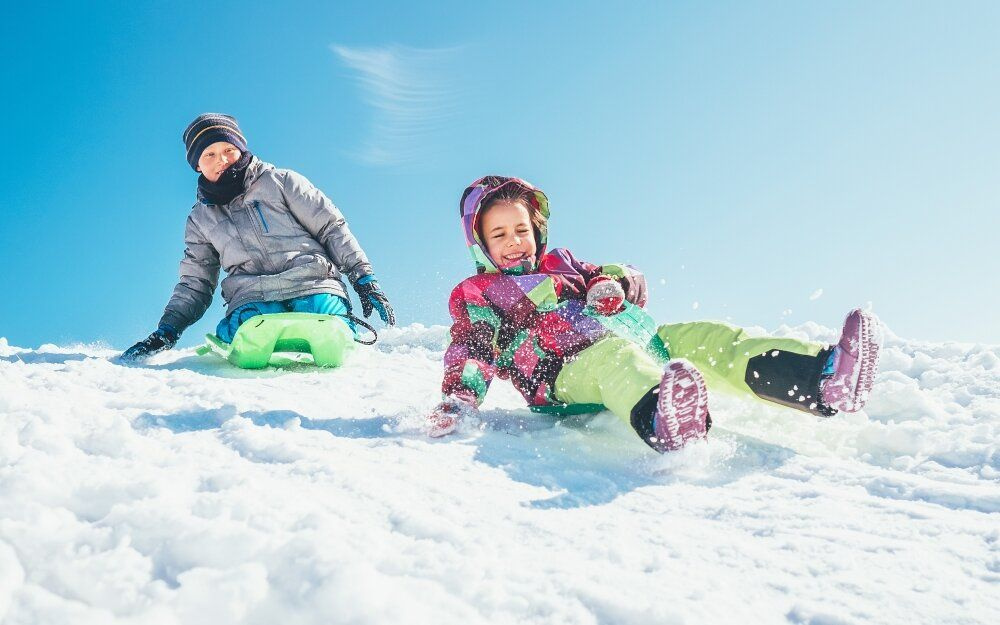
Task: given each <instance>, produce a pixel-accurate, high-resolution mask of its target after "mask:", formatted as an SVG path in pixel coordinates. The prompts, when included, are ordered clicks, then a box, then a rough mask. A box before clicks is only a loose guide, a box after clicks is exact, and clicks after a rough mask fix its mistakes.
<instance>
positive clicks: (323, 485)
mask: <svg viewBox="0 0 1000 625" xmlns="http://www.w3.org/2000/svg"><path fill="white" fill-rule="evenodd" d="M779 333H781V334H786V335H798V336H808V337H811V338H819V339H823V340H829V339H831V338H832V337H833V334H832V332H831V331H830V330H829V329H826V328H822V327H819V326H814V325H807V326H802V327H798V328H781V329H779ZM387 335H388V336H387V339H386V340H384V341H383V342H381V343H380V345H379V347H378V348H377V349H368V350H365V351H359V352H358V353H356V356H355V359H354V361H353V363H352V365H351V366H349V367H347V368H343V369H340V370H316V369H311V368H308V367H303V368H299V369H296V370H293V371H291V372H287V373H282V372H278V371H275V370H267V371H263V372H256V373H255V372H247V371H241V370H238V369H234V368H231V367H229V366H228V365H226V364H224V363H222V362H221V361H219V360H216V359H214V358H213V357H212V356H204V357H199V356H196V355H194V353H193V352H192V351H190V350H186V351H178V352H168V353H165V354H161V355H159V356H157V357H155V358H154V359H152V361H151V362H149V363H148V365H146V366H142V367H124V366H121V365H119V364H116V362H115V361H114V356H115V355H116V354H117V352H116V351H113V350H110V349H106V348H101V347H94V346H72V347H56V346H43V347H42V348H40V349H37V350H26V349H20V348H17V347H14V346H10V345H8V344H7V342H6V341H5V340H3V339H0V428H2V432H0V615H3V617H2V618H0V620H2V622H3V623H5V624H8V623H9V624H16V623H52V624H67V623H73V624H74V625H82V624H87V623H135V624H139V623H141V624H143V625H154V624H159V623H164V624H166V623H177V624H181V623H183V624H185V625H189V624H193V623H212V624H213V625H219V624H223V623H253V624H261V625H263V624H267V625H273V624H276V623H282V624H291V623H296V624H297V623H316V624H324V625H326V624H329V623H392V624H394V625H397V624H404V623H405V624H411V623H434V624H439V623H462V624H468V623H519V624H520V623H637V624H639V623H642V624H650V623H657V624H660V623H691V624H701V623H713V624H716V625H717V624H720V623H741V624H742V623H812V624H815V625H820V624H841V623H859V624H860V623H901V624H906V625H912V624H914V623H996V622H1000V451H998V438H1000V347H996V346H984V345H965V344H934V343H919V342H914V341H905V340H901V339H899V338H896V337H892V336H891V335H890V338H889V341H888V344H887V348H886V352H885V355H884V358H883V367H882V373H881V374H880V375H879V378H878V382H877V384H876V386H875V389H874V392H873V397H872V400H871V402H870V404H869V407H868V410H867V411H866V412H864V413H859V414H856V415H846V416H845V415H840V416H836V417H834V418H832V419H829V420H822V421H821V420H818V419H815V418H812V417H808V416H805V415H802V414H799V413H795V412H792V411H788V410H783V409H774V408H769V407H766V406H764V405H762V404H758V403H753V402H749V401H746V400H737V399H732V398H726V397H714V398H713V417H714V420H715V427H714V428H713V430H712V436H711V439H710V442H709V443H708V444H707V445H698V446H695V447H694V448H691V449H686V450H684V451H683V452H680V453H676V454H673V455H669V456H663V457H660V456H657V455H656V454H654V453H653V452H651V451H650V450H649V449H648V448H646V447H645V446H644V445H643V444H642V443H641V442H640V441H638V440H637V439H636V438H635V436H634V434H633V433H632V432H631V430H630V428H629V427H628V426H627V425H625V424H624V423H621V422H619V421H617V420H616V419H615V418H614V417H613V416H612V415H610V414H607V413H605V414H600V415H596V416H591V417H575V418H571V419H569V420H566V421H563V422H556V421H555V420H553V419H552V418H549V417H544V416H538V415H534V414H532V413H530V412H528V411H527V410H525V409H524V408H523V405H522V402H521V401H520V398H519V397H518V396H517V395H516V393H515V392H514V391H513V389H512V388H511V387H510V386H509V385H507V384H506V383H503V382H498V383H496V384H495V385H494V388H493V389H492V390H491V392H490V398H489V401H488V403H487V408H488V410H486V412H485V413H484V421H483V423H481V424H467V425H466V426H464V429H463V431H462V432H460V433H459V435H457V436H454V437H451V438H447V439H444V440H440V441H431V440H428V439H426V438H424V436H423V435H422V433H421V431H420V426H421V422H422V416H423V414H424V413H425V412H426V411H427V410H428V409H429V408H430V407H431V406H433V405H434V403H435V402H436V400H437V399H438V387H439V383H440V367H441V364H440V363H441V356H442V349H443V344H444V339H445V329H444V328H441V327H433V328H423V327H421V326H410V327H408V328H403V329H401V330H396V331H390V332H387Z"/></svg>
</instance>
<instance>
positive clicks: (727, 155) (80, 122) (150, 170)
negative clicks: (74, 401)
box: [0, 2, 1000, 348]
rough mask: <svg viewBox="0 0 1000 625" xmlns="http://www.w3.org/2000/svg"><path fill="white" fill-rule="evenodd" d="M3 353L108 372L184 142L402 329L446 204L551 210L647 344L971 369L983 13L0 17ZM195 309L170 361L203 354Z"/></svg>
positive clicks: (985, 246)
mask: <svg viewBox="0 0 1000 625" xmlns="http://www.w3.org/2000/svg"><path fill="white" fill-rule="evenodd" d="M16 10H17V12H18V19H17V20H8V21H7V22H6V23H5V24H4V26H2V27H0V28H2V29H3V32H2V35H3V36H2V37H0V52H2V58H3V59H5V60H4V63H3V66H2V68H0V72H2V76H0V79H2V82H3V84H4V85H5V97H4V98H2V100H0V124H2V130H3V136H4V138H5V141H4V149H3V150H2V156H0V158H2V159H3V163H2V165H3V166H2V167H0V187H2V188H3V189H4V190H5V191H6V192H7V197H6V198H5V199H6V206H5V207H4V208H5V210H4V211H3V220H4V225H3V227H2V228H0V250H2V251H0V254H2V258H3V267H4V269H3V286H4V288H3V291H4V297H3V298H2V299H0V336H4V337H6V338H7V339H8V341H9V342H10V343H11V344H14V345H21V346H28V347H30V346H36V345H39V344H42V343H49V342H54V343H68V342H75V341H83V342H92V341H103V342H107V343H110V344H111V345H114V346H117V347H121V348H124V347H127V346H128V345H130V344H131V343H132V342H134V341H136V340H138V339H140V338H143V337H144V336H145V335H146V334H148V333H149V332H150V331H151V330H152V329H153V328H154V327H155V324H156V321H157V320H158V319H159V316H160V313H161V312H162V309H163V306H164V304H165V303H166V301H167V299H168V297H169V295H170V292H171V289H172V287H173V285H174V283H175V281H176V277H177V263H178V261H179V259H180V257H181V253H182V246H183V241H182V235H183V229H184V221H185V218H186V215H187V212H188V210H189V209H190V206H191V203H192V201H193V198H194V188H195V181H196V176H195V174H194V173H193V172H192V171H191V170H190V168H189V167H188V165H187V163H186V162H185V160H184V152H183V145H182V142H181V139H180V136H181V132H182V131H183V129H184V127H185V126H186V125H187V123H188V122H189V121H190V120H191V119H192V118H193V117H194V116H196V115H197V114H198V113H201V112H204V111H219V112H226V113H230V114H233V115H235V116H236V117H237V118H238V119H239V120H240V123H241V125H242V127H243V129H244V131H245V134H246V135H247V137H248V140H249V144H250V148H251V149H252V150H253V151H254V152H255V153H256V154H257V155H259V156H260V157H262V158H263V159H264V160H267V161H270V162H273V163H275V164H277V165H278V166H281V167H288V168H292V169H295V170H297V171H299V172H301V173H303V174H304V175H306V176H307V177H309V178H310V179H311V180H312V181H313V182H314V183H315V184H316V185H317V186H319V187H320V188H321V189H323V190H324V191H325V192H326V193H327V194H328V195H329V196H330V197H331V198H332V199H333V200H334V202H336V203H337V204H338V205H339V206H340V207H341V209H342V210H343V211H344V213H345V214H346V216H347V218H348V220H349V222H350V224H351V227H352V229H353V230H354V232H355V233H356V235H357V236H358V238H359V240H360V241H361V243H362V245H363V246H364V247H365V249H366V251H367V252H368V255H369V257H370V258H371V259H372V261H373V264H374V266H375V269H376V272H377V274H378V275H379V277H380V280H381V282H382V283H383V285H384V287H385V289H386V291H387V293H388V294H389V296H390V299H391V301H392V303H393V305H394V306H395V308H396V310H397V314H398V317H399V319H400V321H401V322H402V323H404V324H405V323H411V322H415V321H419V322H422V323H425V324H430V323H446V322H447V306H446V301H447V296H448V293H449V292H450V290H451V288H452V287H453V286H454V285H455V284H456V283H457V282H458V281H460V280H461V279H462V278H464V277H466V276H467V275H469V273H471V271H472V264H471V261H470V259H469V256H468V253H467V251H466V249H465V247H464V245H463V240H462V236H461V233H460V229H459V225H458V220H457V218H456V215H457V203H458V199H459V196H460V194H461V192H462V189H463V188H464V187H465V185H466V184H467V183H468V182H470V181H471V180H473V179H475V178H477V177H479V176H481V175H484V174H487V173H498V174H507V175H517V176H521V177H523V178H526V179H528V180H530V181H532V182H534V183H535V184H537V185H538V186H540V187H541V188H543V189H544V190H545V191H546V192H547V193H548V195H549V198H550V201H551V205H552V211H553V214H552V221H551V236H550V242H551V244H552V245H554V246H561V247H568V248H570V249H572V250H573V251H574V253H576V255H577V256H579V257H582V258H585V259H587V260H590V261H592V262H597V263H601V262H612V261H627V262H631V263H632V264H634V265H637V266H638V267H640V268H641V269H643V270H644V271H645V272H646V274H647V276H648V278H649V280H650V284H651V290H652V294H651V303H650V308H651V310H652V312H653V313H654V314H655V316H656V317H657V318H658V319H660V320H662V321H664V322H667V321H685V320H692V319H700V318H715V319H726V320H729V321H731V322H733V323H737V324H741V325H762V326H764V327H766V328H774V327H777V326H778V325H779V324H781V323H790V324H796V323H801V322H804V321H808V320H812V321H816V322H818V323H820V324H823V325H831V326H833V325H837V324H838V323H839V322H840V320H841V319H842V317H843V315H844V313H846V311H847V310H848V309H849V308H851V307H853V306H856V305H865V304H866V303H868V302H871V303H872V304H873V306H874V309H875V311H876V312H878V313H879V314H880V315H881V316H882V318H883V319H884V320H885V321H886V323H887V324H888V325H889V326H890V327H891V328H892V329H893V330H894V331H895V332H896V333H897V334H900V335H902V336H906V337H910V338H919V339H928V340H962V341H976V342H986V343H1000V323H998V319H1000V314H998V313H997V310H998V309H1000V294H998V291H1000V288H998V287H1000V279H998V278H997V275H998V272H1000V253H998V252H997V251H996V250H997V244H996V238H997V234H998V233H1000V218H998V216H997V203H998V198H1000V175H998V174H1000V149H998V146H1000V121H998V111H1000V70H998V68H1000V58H998V57H1000V48H998V46H997V45H996V38H995V34H996V32H997V31H998V30H997V29H998V26H1000V5H998V4H996V3H989V2H982V3H975V2H962V3H953V4H945V3H938V4H931V3H914V2H880V3H863V2H837V3H792V2H775V3H771V2H762V3H737V2H732V3H728V2H720V3H699V2H690V3H687V2H628V3H606V2H543V3H534V2H525V3H516V2H505V3H466V2H440V3H433V4H430V3H428V5H426V6H423V5H419V6H418V5H416V3H403V2H399V3H395V2H393V3H388V2H356V3H346V2H345V3H325V2H323V3H319V2H317V3H299V2H287V3H283V4H282V5H281V6H280V7H278V5H275V4H273V3H252V2H250V3H248V2H240V3H229V2H217V3H212V4H205V3H156V4H155V5H154V4H153V3H124V2H123V3H114V2H107V3H97V4H94V5H92V6H84V5H83V4H79V3H66V5H65V6H59V7H58V8H53V7H51V6H50V7H36V8H28V7H26V6H24V5H21V6H19V7H18V8H17V9H16ZM220 300H221V296H219V297H217V298H216V303H215V304H213V307H212V309H211V310H210V311H209V313H208V314H207V315H206V317H205V319H203V320H202V321H201V322H200V323H199V324H197V325H196V326H194V327H193V328H192V329H190V330H189V331H188V332H187V333H186V334H185V336H184V337H183V338H182V344H183V345H192V344H196V343H198V342H200V340H201V337H202V335H203V334H204V333H205V332H208V331H211V330H212V329H213V328H214V325H215V323H216V322H217V320H218V318H219V317H220V316H221V314H222V307H221V301H220Z"/></svg>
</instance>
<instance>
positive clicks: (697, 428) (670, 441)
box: [649, 360, 711, 452]
mask: <svg viewBox="0 0 1000 625" xmlns="http://www.w3.org/2000/svg"><path fill="white" fill-rule="evenodd" d="M710 423H711V418H710V417H709V415H708V391H706V390H705V380H704V378H702V377H701V374H700V373H698V370H697V369H695V368H694V365H692V364H691V363H689V362H688V361H686V360H671V361H670V363H669V364H667V367H666V370H665V371H664V372H663V378H662V379H661V380H660V389H659V396H658V397H657V400H656V413H655V414H654V416H653V437H652V438H651V439H650V441H649V442H650V445H651V446H652V447H653V449H656V450H657V451H660V452H665V451H675V450H678V449H680V448H681V447H684V445H686V444H688V443H689V442H690V441H694V440H700V439H704V438H706V436H707V434H708V427H709V424H710Z"/></svg>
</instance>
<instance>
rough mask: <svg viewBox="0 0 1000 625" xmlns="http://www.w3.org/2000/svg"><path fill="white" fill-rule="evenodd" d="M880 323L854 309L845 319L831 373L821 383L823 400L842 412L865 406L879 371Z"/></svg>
mask: <svg viewBox="0 0 1000 625" xmlns="http://www.w3.org/2000/svg"><path fill="white" fill-rule="evenodd" d="M881 352H882V324H881V323H880V322H879V320H878V317H876V316H875V315H874V314H872V313H870V312H867V311H864V310H861V309H860V308H855V309H854V310H852V311H851V312H849V313H848V314H847V319H845V320H844V330H843V331H842V332H841V334H840V341H838V342H837V344H836V345H835V346H834V350H833V375H831V376H830V377H829V378H827V379H826V380H824V381H823V382H822V384H821V386H820V392H821V393H822V395H823V403H824V404H826V405H827V406H830V407H831V408H836V409H837V410H843V411H844V412H857V411H858V410H861V409H862V408H864V407H865V402H867V401H868V394H869V393H870V392H871V390H872V384H874V382H875V374H876V373H878V357H879V354H880V353H881Z"/></svg>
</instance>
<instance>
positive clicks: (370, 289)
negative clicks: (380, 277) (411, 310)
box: [354, 276, 396, 326]
mask: <svg viewBox="0 0 1000 625" xmlns="http://www.w3.org/2000/svg"><path fill="white" fill-rule="evenodd" d="M354 290H355V291H357V292H358V299H360V300H361V313H362V314H363V315H364V316H365V319H367V318H368V317H371V316H372V311H373V310H378V316H379V317H381V318H382V322H383V323H385V324H386V325H390V326H393V325H396V315H395V313H393V312H392V306H390V305H389V299H388V298H387V297H386V296H385V293H383V292H382V287H380V286H379V285H378V281H377V280H376V279H375V276H361V278H359V279H358V281H357V282H355V283H354Z"/></svg>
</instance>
